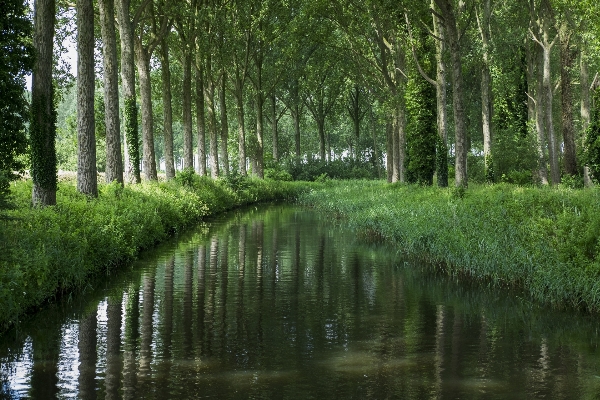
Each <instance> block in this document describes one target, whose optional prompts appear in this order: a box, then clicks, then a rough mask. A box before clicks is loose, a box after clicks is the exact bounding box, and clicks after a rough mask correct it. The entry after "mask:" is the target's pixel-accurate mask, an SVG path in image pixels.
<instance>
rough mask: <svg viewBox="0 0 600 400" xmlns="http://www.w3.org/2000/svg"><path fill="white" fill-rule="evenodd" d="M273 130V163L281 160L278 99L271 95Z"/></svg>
mask: <svg viewBox="0 0 600 400" xmlns="http://www.w3.org/2000/svg"><path fill="white" fill-rule="evenodd" d="M271 130H272V133H273V161H275V162H277V161H278V160H279V137H278V132H277V97H275V94H274V93H273V94H272V95H271Z"/></svg>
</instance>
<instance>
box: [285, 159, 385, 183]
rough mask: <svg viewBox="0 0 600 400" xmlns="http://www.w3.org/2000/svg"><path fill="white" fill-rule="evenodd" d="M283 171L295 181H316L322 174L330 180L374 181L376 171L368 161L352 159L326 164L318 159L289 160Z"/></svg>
mask: <svg viewBox="0 0 600 400" xmlns="http://www.w3.org/2000/svg"><path fill="white" fill-rule="evenodd" d="M285 169H286V171H287V173H288V174H289V175H290V176H291V178H292V179H293V180H295V181H308V182H313V181H316V180H317V178H318V177H320V176H322V175H323V174H325V175H327V176H328V177H329V178H331V179H376V178H377V169H376V168H375V167H373V163H371V162H368V161H356V160H354V159H352V158H344V159H341V160H340V159H338V160H334V161H331V162H326V161H322V160H318V159H313V160H307V161H297V160H295V159H290V160H288V161H287V162H286V166H285Z"/></svg>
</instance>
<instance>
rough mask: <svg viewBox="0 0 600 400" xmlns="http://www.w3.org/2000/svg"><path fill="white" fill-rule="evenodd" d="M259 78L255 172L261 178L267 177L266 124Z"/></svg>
mask: <svg viewBox="0 0 600 400" xmlns="http://www.w3.org/2000/svg"><path fill="white" fill-rule="evenodd" d="M258 80H259V82H260V83H259V84H258V90H257V93H256V98H255V103H254V104H255V106H256V140H257V144H258V146H257V147H256V151H255V154H254V161H255V166H256V168H255V171H254V174H255V175H256V176H257V177H259V178H260V179H263V178H264V177H265V175H264V169H263V154H264V144H263V136H264V131H263V126H264V119H265V118H264V115H263V111H264V102H265V99H264V95H263V93H262V82H261V81H262V78H261V76H260V73H259V76H258Z"/></svg>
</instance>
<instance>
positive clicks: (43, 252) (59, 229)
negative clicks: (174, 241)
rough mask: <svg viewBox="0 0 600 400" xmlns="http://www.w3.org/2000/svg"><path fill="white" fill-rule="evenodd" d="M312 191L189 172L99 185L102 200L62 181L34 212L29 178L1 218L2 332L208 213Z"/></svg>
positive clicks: (18, 187)
mask: <svg viewBox="0 0 600 400" xmlns="http://www.w3.org/2000/svg"><path fill="white" fill-rule="evenodd" d="M306 187H307V184H306V183H293V182H277V181H262V180H253V179H247V178H242V179H240V178H239V177H238V178H236V179H234V180H232V179H229V180H222V181H213V180H211V179H208V178H201V177H199V176H196V175H193V174H189V173H185V172H184V173H182V174H180V175H178V177H177V178H176V180H175V181H172V182H162V183H143V184H140V185H134V186H126V187H124V188H123V187H121V186H119V185H116V184H110V185H101V186H100V195H99V197H98V198H97V199H88V198H86V197H85V196H83V195H81V194H79V193H77V190H76V187H75V182H73V181H66V182H61V183H60V184H59V190H58V193H57V205H56V206H53V207H46V208H37V209H34V208H31V206H30V204H31V189H32V183H31V181H21V182H16V183H13V184H12V186H11V192H12V197H13V199H12V200H13V203H14V204H15V206H16V208H15V209H14V210H10V211H5V212H3V215H2V216H3V218H1V219H0V310H1V311H0V332H2V331H4V330H6V329H7V328H8V327H9V326H10V325H12V324H14V323H15V322H16V321H17V320H18V319H19V317H20V316H21V315H23V314H24V313H26V312H30V311H33V310H35V309H36V308H39V307H40V306H42V305H43V304H44V303H45V302H47V301H48V300H51V299H52V298H54V297H56V296H58V295H61V294H64V293H68V292H70V291H73V290H80V289H81V288H84V287H85V286H86V285H88V284H89V281H90V278H91V277H92V276H93V275H98V274H100V273H107V272H108V271H110V269H111V268H114V267H115V266H117V265H122V264H124V263H126V262H128V261H130V260H132V259H134V258H135V257H136V256H137V254H138V253H139V251H140V250H142V249H147V248H150V247H152V246H154V245H155V244H156V243H158V242H160V241H163V240H165V239H166V238H167V237H169V236H171V235H173V234H175V233H177V232H179V231H182V230H183V229H186V228H187V227H190V226H193V225H194V224H196V223H198V221H200V220H201V219H202V218H204V217H206V216H208V215H212V214H216V213H219V212H223V211H226V210H228V209H232V208H235V207H239V206H242V205H245V204H250V203H256V202H263V201H273V200H289V199H292V198H295V197H296V196H297V195H298V194H299V193H300V192H301V191H302V190H304V189H305V188H306Z"/></svg>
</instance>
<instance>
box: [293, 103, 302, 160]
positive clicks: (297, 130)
mask: <svg viewBox="0 0 600 400" xmlns="http://www.w3.org/2000/svg"><path fill="white" fill-rule="evenodd" d="M292 119H293V120H294V145H295V146H294V147H295V151H296V158H297V159H298V160H299V159H300V106H299V105H298V103H296V104H294V108H293V111H292Z"/></svg>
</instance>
